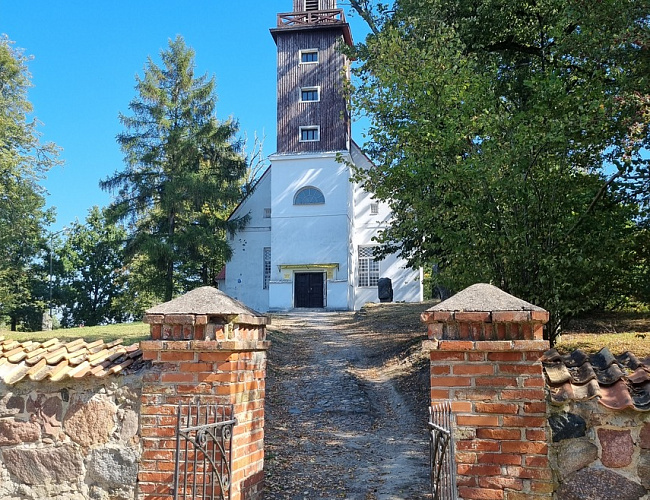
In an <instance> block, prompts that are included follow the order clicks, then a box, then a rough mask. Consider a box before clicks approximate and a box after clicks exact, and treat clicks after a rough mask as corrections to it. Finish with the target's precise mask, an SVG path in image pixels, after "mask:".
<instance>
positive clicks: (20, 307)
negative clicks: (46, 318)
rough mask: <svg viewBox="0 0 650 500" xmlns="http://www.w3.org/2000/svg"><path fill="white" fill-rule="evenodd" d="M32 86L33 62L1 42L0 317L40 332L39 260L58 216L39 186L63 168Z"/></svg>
mask: <svg viewBox="0 0 650 500" xmlns="http://www.w3.org/2000/svg"><path fill="white" fill-rule="evenodd" d="M30 85H31V83H30V75H29V72H28V69H27V58H26V57H25V56H24V55H23V54H22V53H21V52H20V51H18V50H16V49H14V48H13V46H12V43H11V42H10V41H9V40H8V39H6V38H0V317H2V316H4V317H8V322H9V323H10V324H11V327H12V329H16V328H18V327H19V326H20V325H21V324H22V325H23V327H26V328H38V327H40V320H41V315H42V312H43V310H44V308H45V307H44V306H45V304H44V301H43V298H44V294H43V278H44V275H43V268H42V266H39V264H38V259H39V258H40V257H42V256H43V251H44V249H45V248H46V237H45V236H44V233H45V227H46V226H47V224H49V223H50V222H51V221H52V219H53V213H52V212H51V211H48V210H46V209H45V199H44V196H43V190H42V188H41V187H40V186H39V184H38V182H39V181H40V180H41V179H42V177H43V175H44V174H45V172H47V170H48V169H49V168H51V167H52V166H53V165H56V164H57V163H58V160H57V148H56V147H55V146H54V145H53V144H42V143H41V142H40V139H39V134H38V131H37V128H36V127H37V121H36V120H33V119H30V118H29V114H30V113H31V112H32V106H31V104H30V103H29V101H28V100H27V90H28V88H29V87H30ZM35 318H36V319H35ZM36 323H39V324H38V325H36Z"/></svg>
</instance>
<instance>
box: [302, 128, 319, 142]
mask: <svg viewBox="0 0 650 500" xmlns="http://www.w3.org/2000/svg"><path fill="white" fill-rule="evenodd" d="M315 141H320V127H300V142H315Z"/></svg>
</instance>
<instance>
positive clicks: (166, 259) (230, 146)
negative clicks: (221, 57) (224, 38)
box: [101, 37, 247, 300]
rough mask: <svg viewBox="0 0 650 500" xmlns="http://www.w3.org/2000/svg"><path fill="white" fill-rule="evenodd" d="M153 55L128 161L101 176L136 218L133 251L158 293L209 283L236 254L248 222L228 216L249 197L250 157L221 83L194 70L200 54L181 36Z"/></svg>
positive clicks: (134, 104) (126, 137)
mask: <svg viewBox="0 0 650 500" xmlns="http://www.w3.org/2000/svg"><path fill="white" fill-rule="evenodd" d="M161 58H162V63H163V64H162V66H158V65H156V64H155V63H154V62H153V60H151V59H149V60H148V61H147V65H146V68H145V72H144V77H143V78H140V77H137V85H136V90H137V92H138V96H137V97H136V98H135V99H134V100H133V101H131V104H130V106H129V107H130V110H131V115H130V116H127V115H120V119H121V121H122V124H123V125H124V127H125V130H124V132H122V133H121V134H120V135H119V136H118V138H117V139H118V142H119V144H120V146H121V148H122V151H123V152H124V159H125V163H126V167H125V169H124V170H123V171H121V172H116V173H115V174H114V175H113V176H112V177H110V178H108V179H106V180H104V181H102V182H101V187H102V188H103V189H107V190H111V191H113V190H117V199H116V201H115V202H114V203H113V204H112V205H111V206H110V207H109V213H110V215H111V217H112V218H113V219H114V220H125V221H128V222H129V224H130V236H129V241H128V244H127V253H128V255H129V256H130V258H132V259H134V258H135V259H137V258H139V259H144V262H140V264H141V265H142V266H144V268H146V269H147V270H148V271H151V273H149V274H148V276H147V280H146V281H148V283H149V284H150V285H152V286H153V287H154V288H152V289H150V290H149V292H153V293H155V294H156V295H159V296H162V298H163V299H164V300H170V299H171V298H172V297H173V295H175V294H177V293H180V292H182V291H185V290H187V289H189V288H192V287H194V286H196V284H198V283H203V284H210V283H213V280H214V278H215V277H216V275H217V273H218V272H219V270H220V269H221V267H222V266H223V265H224V264H225V262H226V260H227V259H228V258H229V257H230V255H231V250H230V247H229V246H228V243H227V239H226V235H227V233H228V232H229V231H234V230H236V229H237V228H239V227H241V226H242V225H243V224H244V223H245V222H246V220H245V219H239V220H228V215H229V214H230V211H231V209H232V208H233V207H234V206H235V204H236V203H237V202H238V201H239V200H240V197H241V193H242V191H241V183H242V179H243V178H244V176H245V175H246V169H247V164H246V159H245V157H244V155H243V154H242V153H241V149H242V144H241V141H239V140H237V139H236V138H235V136H236V134H237V131H238V125H237V122H236V121H234V120H232V119H229V120H227V121H224V122H220V121H219V120H217V118H216V116H215V103H216V95H215V82H214V78H210V79H208V77H207V75H204V76H201V77H195V76H194V52H193V50H192V49H190V48H187V47H186V46H185V42H184V41H183V39H182V38H181V37H177V38H176V40H173V41H171V40H170V43H169V48H168V49H167V50H165V51H162V52H161Z"/></svg>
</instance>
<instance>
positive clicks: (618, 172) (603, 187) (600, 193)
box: [567, 170, 623, 236]
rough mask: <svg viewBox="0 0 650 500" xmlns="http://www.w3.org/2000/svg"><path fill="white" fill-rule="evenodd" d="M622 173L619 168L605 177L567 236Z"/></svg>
mask: <svg viewBox="0 0 650 500" xmlns="http://www.w3.org/2000/svg"><path fill="white" fill-rule="evenodd" d="M622 175H623V171H622V170H619V171H617V172H616V173H615V174H613V175H612V176H611V177H610V178H609V179H607V182H605V184H603V185H602V186H601V188H600V189H599V190H598V193H596V196H594V199H593V200H591V203H590V204H589V206H588V207H587V210H585V211H584V213H583V214H582V215H581V216H580V218H579V219H578V220H577V221H576V223H575V224H574V225H573V227H572V228H571V229H569V231H568V232H567V236H568V235H570V234H571V233H572V232H573V231H574V230H575V229H576V228H577V227H578V226H579V225H580V224H581V223H582V221H583V220H584V219H585V217H587V215H589V213H590V212H591V211H592V210H593V209H594V207H595V206H596V203H598V201H599V200H600V199H601V198H602V197H603V196H604V195H605V193H606V192H607V188H609V186H611V185H612V184H613V182H614V181H615V180H616V179H618V178H619V177H620V176H622Z"/></svg>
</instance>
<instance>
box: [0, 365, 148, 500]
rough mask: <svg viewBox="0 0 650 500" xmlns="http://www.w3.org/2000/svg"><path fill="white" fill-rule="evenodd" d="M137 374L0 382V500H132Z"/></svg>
mask: <svg viewBox="0 0 650 500" xmlns="http://www.w3.org/2000/svg"><path fill="white" fill-rule="evenodd" d="M141 389H142V376H141V375H138V374H134V375H128V376H120V377H110V379H107V380H102V379H98V378H93V379H88V380H82V381H77V380H75V381H72V382H67V383H62V382H60V383H56V382H31V381H25V382H20V383H18V384H15V385H11V386H7V385H4V384H0V397H1V398H2V399H0V498H1V499H3V500H4V499H7V500H9V499H21V500H27V499H29V500H32V499H33V500H41V499H44V498H56V499H60V500H77V499H79V500H81V499H93V500H127V499H129V500H132V499H133V498H134V496H135V491H136V480H137V473H138V462H139V460H140V456H141V449H140V435H139V414H140V393H141Z"/></svg>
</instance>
